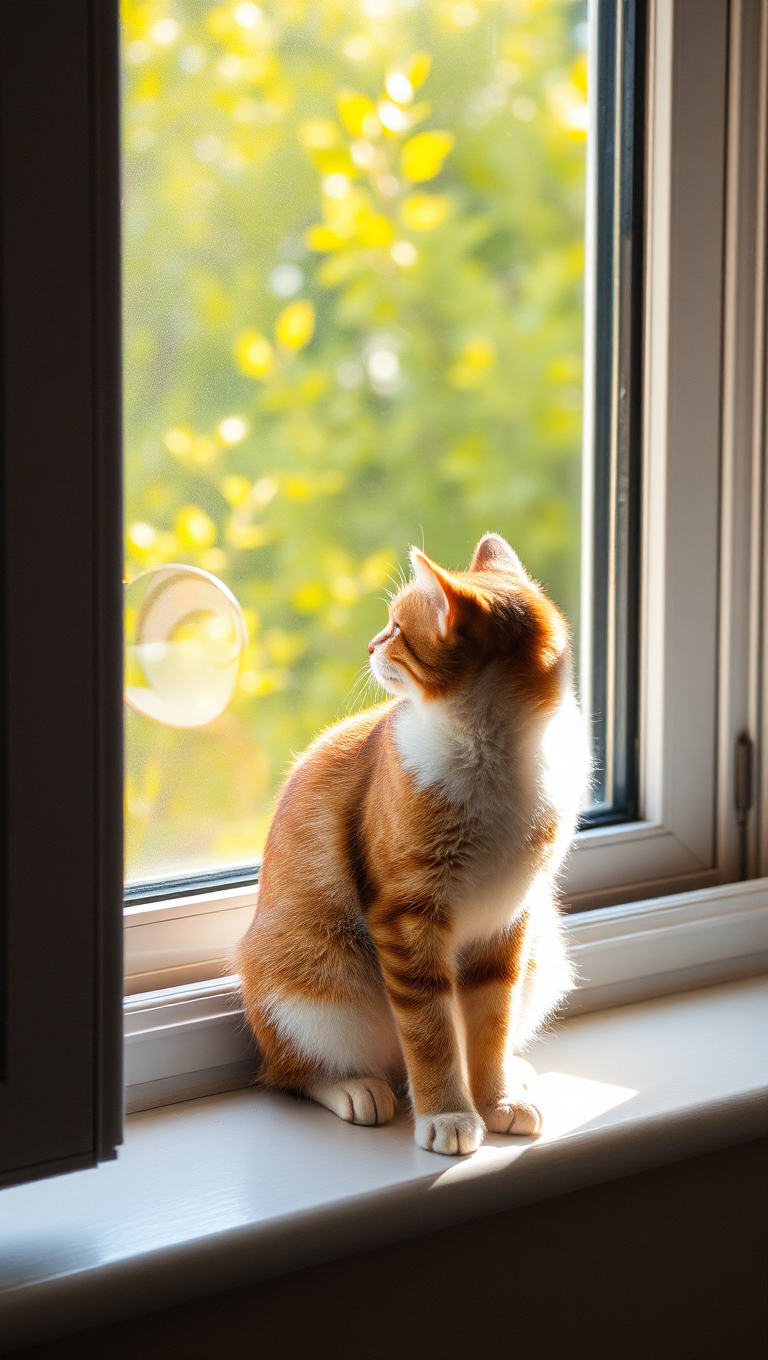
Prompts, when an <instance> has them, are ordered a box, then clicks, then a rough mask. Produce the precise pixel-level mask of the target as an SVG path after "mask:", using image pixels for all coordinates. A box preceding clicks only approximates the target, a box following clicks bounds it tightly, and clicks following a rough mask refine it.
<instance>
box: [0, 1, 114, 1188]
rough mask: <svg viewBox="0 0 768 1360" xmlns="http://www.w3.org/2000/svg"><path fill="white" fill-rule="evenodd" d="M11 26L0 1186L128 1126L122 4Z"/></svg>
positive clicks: (55, 1164) (16, 13)
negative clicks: (123, 1012) (124, 1075)
mask: <svg viewBox="0 0 768 1360" xmlns="http://www.w3.org/2000/svg"><path fill="white" fill-rule="evenodd" d="M2 22H3V42H2V45H1V46H0V142H1V143H2V145H1V147H0V150H1V152H2V154H1V155H0V179H1V183H0V189H1V193H0V204H1V207H0V212H1V213H2V222H1V232H2V235H1V238H0V239H1V242H2V244H1V264H0V268H1V269H2V280H1V287H0V297H1V298H2V384H3V390H2V411H1V413H0V419H1V421H2V451H3V458H2V491H1V493H0V513H1V514H2V534H1V535H0V589H1V593H2V598H1V600H0V648H1V650H2V658H3V666H2V676H3V688H2V709H3V721H2V724H1V725H0V741H1V744H2V750H1V752H0V768H1V769H2V796H1V799H0V802H1V805H2V817H1V819H0V825H1V826H2V861H1V863H0V873H1V874H2V898H1V899H0V900H1V907H0V910H1V911H2V959H1V960H0V983H1V991H2V1000H3V1005H2V1012H1V1013H0V1032H1V1033H2V1038H3V1052H2V1072H1V1073H0V1185H2V1184H8V1183H10V1182H14V1181H20V1180H29V1179H34V1178H36V1177H39V1176H44V1175H50V1174H53V1173H54V1172H59V1171H64V1170H69V1169H74V1168H76V1167H81V1166H88V1165H92V1164H94V1163H95V1162H97V1161H99V1160H102V1159H104V1158H108V1157H112V1156H114V1155H115V1147H116V1145H117V1143H119V1142H120V1141H121V1137H122V1129H121V1122H122V1091H121V1084H122V1082H121V1059H122V1034H121V1016H120V1009H121V1006H120V1002H121V992H122V954H121V946H122V930H121V918H120V902H121V892H122V703H121V693H122V630H121V622H122V586H121V541H122V523H121V518H122V517H121V482H120V423H121V422H120V394H121V387H120V272H119V268H120V254H119V175H118V167H119V159H118V151H119V142H118V116H117V104H118V97H117V91H118V85H117V71H118V65H117V7H116V3H113V0H99V2H98V3H92V0H69V3H67V4H66V5H62V4H61V3H60V0H28V3H24V4H16V3H3V5H2ZM63 564H66V566H65V569H63Z"/></svg>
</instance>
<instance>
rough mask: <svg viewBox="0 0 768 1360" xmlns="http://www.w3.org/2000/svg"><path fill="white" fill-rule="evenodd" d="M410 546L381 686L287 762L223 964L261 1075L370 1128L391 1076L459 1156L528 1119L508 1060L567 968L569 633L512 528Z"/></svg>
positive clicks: (425, 1144)
mask: <svg viewBox="0 0 768 1360" xmlns="http://www.w3.org/2000/svg"><path fill="white" fill-rule="evenodd" d="M411 563H412V567H413V578H412V579H411V580H410V581H409V582H408V583H407V584H406V585H405V586H404V587H403V588H402V589H401V590H400V591H399V592H398V594H397V595H396V596H395V598H394V599H393V600H392V603H391V606H390V609H389V622H388V623H387V626H386V627H385V628H384V629H383V630H382V632H380V633H378V634H377V636H376V637H375V638H374V639H373V641H372V642H371V643H370V644H369V647H368V650H369V652H370V665H371V669H372V671H373V673H374V675H375V676H376V678H377V680H378V681H379V682H380V684H381V685H382V686H383V687H384V689H385V690H386V691H387V692H388V693H389V694H390V695H392V696H393V697H392V698H391V699H390V700H389V701H388V702H385V703H383V704H380V705H378V706H377V707H375V708H372V709H370V710H368V711H366V712H362V713H358V714H356V715H355V716H353V717H351V718H347V719H345V720H343V721H342V722H339V723H337V724H336V725H335V726H333V727H330V728H328V729H327V730H326V731H325V732H323V733H322V734H321V736H320V737H318V739H317V740H316V741H315V742H314V743H313V745H312V746H310V747H309V749H308V750H307V751H306V752H305V753H304V755H302V756H300V757H299V759H298V760H297V761H296V763H295V765H294V767H293V769H292V771H291V773H290V775H289V777H288V780H287V782H286V784H285V786H284V788H283V791H282V793H281V795H280V798H279V801H278V804H277V808H276V811H275V815H274V819H273V821H272V825H271V828H270V831H269V836H268V839H267V843H266V848H265V851H264V860H263V865H262V869H261V875H260V882H259V901H258V906H257V910H256V915H255V918H254V920H253V923H252V925H251V927H250V929H249V931H248V933H247V934H246V936H245V938H244V939H243V940H242V941H241V943H240V945H239V947H238V956H237V967H238V971H239V974H240V979H241V986H242V996H243V1001H244V1005H245V1011H246V1014H247V1017H248V1021H249V1023H250V1025H251V1028H252V1030H253V1033H254V1036H255V1038H256V1041H257V1044H258V1047H259V1050H260V1054H261V1070H260V1076H259V1080H260V1082H261V1083H262V1084H263V1085H266V1086H269V1087H273V1088H282V1089H290V1090H294V1091H297V1092H300V1093H302V1094H304V1095H305V1096H309V1097H311V1098H312V1099H313V1100H315V1101H319V1102H320V1103H321V1104H322V1105H325V1106H327V1108H328V1109H329V1110H332V1111H333V1112H334V1113H335V1114H337V1115H338V1116H339V1117H340V1118H341V1119H345V1120H349V1121H350V1122H352V1123H355V1124H366V1125H372V1124H385V1123H387V1122H388V1121H389V1120H390V1119H391V1118H392V1117H393V1115H394V1113H395V1109H396V1103H397V1102H396V1092H397V1091H398V1090H400V1089H402V1088H403V1083H404V1082H407V1088H408V1090H409V1093H410V1099H411V1102H412V1107H413V1116H414V1124H415V1138H416V1142H417V1143H418V1144H419V1146H420V1147H422V1148H426V1149H431V1150H432V1151H434V1152H441V1153H449V1154H458V1153H461V1154H463V1153H471V1152H474V1151H475V1149H476V1148H477V1147H478V1146H479V1145H480V1143H481V1141H482V1139H483V1135H484V1133H485V1132H486V1130H488V1131H492V1132H494V1133H510V1134H522V1135H526V1134H536V1133H538V1132H539V1130H540V1128H541V1114H540V1111H539V1109H538V1108H537V1106H536V1104H535V1101H534V1098H533V1095H532V1092H531V1090H530V1089H529V1088H530V1085H531V1076H532V1069H531V1068H530V1067H529V1065H528V1064H527V1063H525V1062H524V1060H522V1059H520V1058H519V1056H517V1055H518V1051H519V1049H520V1047H521V1046H522V1045H524V1043H525V1042H526V1040H527V1039H529V1038H530V1037H531V1036H532V1035H533V1034H534V1032H535V1031H536V1030H537V1029H538V1028H539V1026H540V1025H541V1024H542V1022H543V1021H544V1020H545V1019H546V1018H547V1017H548V1016H549V1015H550V1014H551V1012H552V1011H553V1009H554V1008H555V1007H556V1006H557V1004H558V1003H559V1001H560V1000H561V998H562V997H563V996H564V994H565V993H566V991H567V990H568V988H569V986H570V985H571V970H570V967H569V963H568V960H567V956H566V953H565V949H564V946H563V941H562V932H561V926H560V920H559V914H558V908H557V903H556V896H555V881H556V876H557V872H558V869H559V867H560V865H561V863H562V860H563V858H564V856H565V854H566V851H567V849H568V845H569V843H570V840H571V837H572V835H573V832H574V829H575V825H576V818H577V815H578V809H579V805H580V800H581V795H582V791H583V788H584V785H585V781H586V777H587V772H588V770H587V767H588V761H587V752H586V742H585V737H584V731H583V727H582V723H581V719H580V716H579V711H578V707H577V704H576V700H575V697H574V693H573V688H572V683H571V666H570V647H569V634H568V629H567V627H566V624H565V622H564V620H563V618H562V616H561V615H560V613H559V612H558V610H557V609H556V607H555V606H554V604H552V602H551V601H550V600H549V599H548V598H547V596H546V595H545V594H544V592H543V590H542V589H541V587H540V586H538V585H537V584H536V583H535V582H533V581H532V580H531V579H530V577H529V576H528V575H527V573H526V571H525V570H524V568H523V566H522V563H521V562H520V559H519V558H518V556H517V554H516V553H515V552H514V551H513V549H512V548H511V547H510V546H509V544H508V543H507V542H505V540H504V539H503V538H501V537H499V536H498V535H497V534H486V535H485V537H484V538H482V539H481V540H480V543H479V544H478V546H477V548H476V549H475V552H474V555H473V558H472V561H471V564H470V566H469V569H468V571H465V572H449V571H446V570H445V569H444V568H442V567H440V566H438V565H437V564H436V563H435V562H432V561H430V559H429V558H428V557H427V556H425V554H424V553H423V552H421V551H419V550H418V549H417V548H414V549H412V550H411ZM533 1076H535V1074H533Z"/></svg>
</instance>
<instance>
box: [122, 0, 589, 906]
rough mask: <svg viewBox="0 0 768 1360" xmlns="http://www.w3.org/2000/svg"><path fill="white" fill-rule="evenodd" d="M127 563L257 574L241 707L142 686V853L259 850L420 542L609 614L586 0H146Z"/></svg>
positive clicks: (134, 212)
mask: <svg viewBox="0 0 768 1360" xmlns="http://www.w3.org/2000/svg"><path fill="white" fill-rule="evenodd" d="M122 13H123V59H124V178H125V207H124V212H125V221H124V236H125V246H124V249H125V433H126V510H127V522H126V545H127V546H126V554H127V566H126V575H127V577H128V578H129V579H130V578H132V577H135V576H136V575H137V574H138V573H140V572H143V571H145V570H146V569H147V568H148V567H152V566H158V565H162V564H166V563H182V564H183V563H187V564H190V565H192V566H194V567H197V568H200V569H202V570H203V571H206V572H210V573H212V574H214V575H215V576H217V577H220V578H221V579H222V580H223V581H224V582H225V583H226V585H227V586H228V587H229V589H230V590H231V591H232V592H233V593H234V595H235V596H236V597H237V599H238V600H239V601H240V603H241V605H242V607H243V611H244V615H245V621H246V625H247V630H248V642H247V646H246V650H245V654H244V658H243V663H242V667H241V670H240V673H239V677H238V679H237V684H236V688H235V692H234V696H233V698H232V701H231V702H230V704H229V706H228V707H227V709H226V711H225V712H224V713H222V714H221V716H219V717H217V718H216V719H215V720H214V721H212V722H210V723H208V724H206V725H205V726H202V727H198V728H195V729H180V728H175V727H171V726H168V725H166V724H164V723H162V722H158V721H155V720H153V718H151V717H147V716H142V715H141V714H138V713H135V712H132V711H128V713H127V764H128V777H127V866H128V877H129V879H130V880H134V881H135V880H141V879H147V878H154V877H159V876H162V875H164V874H169V875H170V874H173V873H180V872H186V871H194V870H199V869H215V868H217V867H220V866H221V867H223V866H229V865H234V864H240V863H243V862H247V861H249V860H253V859H255V858H257V857H258V854H259V852H260V850H261V847H262V845H263V840H264V836H265V833H266V829H267V826H268V823H269V817H270V813H271V808H272V806H273V800H274V795H275V793H276V791H277V789H278V788H279V785H280V782H281V780H282V779H283V777H284V775H285V772H286V769H287V767H288V765H289V762H290V760H291V758H292V755H293V754H294V753H296V752H298V751H300V750H301V749H302V748H303V747H304V746H305V745H306V744H307V743H308V742H309V741H310V740H311V739H312V737H313V736H314V735H315V734H316V733H317V732H318V731H319V730H320V729H321V728H322V727H323V726H325V725H326V724H328V723H330V722H333V721H334V720H335V719H336V718H338V717H341V716H343V715H344V714H345V713H347V712H349V711H352V710H353V709H354V708H355V707H358V706H361V705H362V704H363V703H365V702H370V701H372V700H373V699H374V698H375V697H378V696H375V695H374V694H373V692H372V690H371V688H370V682H369V681H368V679H367V674H368V672H367V665H366V663H367V650H366V644H367V641H368V639H369V638H370V637H371V636H372V635H373V634H374V633H375V632H377V631H378V630H379V628H380V627H381V625H382V622H383V620H384V618H385V599H386V593H387V591H388V590H389V589H391V588H392V586H393V585H394V584H396V583H397V579H398V572H399V571H400V570H402V569H403V567H404V566H405V565H406V564H407V551H408V547H409V545H410V544H411V543H417V544H418V545H419V546H422V545H423V546H424V547H425V549H426V551H427V552H428V553H429V554H430V555H431V556H433V557H434V558H436V559H437V560H438V561H440V562H442V563H444V564H445V565H448V566H456V567H463V566H466V563H467V561H468V559H469V556H470V554H471V550H472V547H473V545H474V543H475V542H476V540H477V539H478V538H479V537H480V535H481V534H482V533H484V532H485V531H486V530H488V529H494V530H496V531H498V532H500V533H502V534H504V535H505V536H506V537H507V538H508V539H509V540H510V541H511V542H512V543H513V544H514V546H515V547H516V548H517V549H518V551H519V552H520V554H521V556H522V557H523V559H524V561H525V562H526V564H527V565H528V567H529V569H530V570H531V571H532V572H533V573H534V575H536V576H537V577H538V578H539V579H540V580H541V581H542V582H543V583H544V584H545V586H546V588H547V589H548V590H549V591H550V592H551V594H552V595H553V596H554V598H555V599H556V600H557V601H558V602H559V603H560V604H561V605H562V607H563V608H564V609H565V611H566V613H567V615H568V617H569V619H570V620H571V623H572V625H573V627H574V630H575V631H577V630H578V623H579V577H580V498H581V433H582V353H583V338H582V332H583V280H584V200H585V181H586V132H587V103H586V42H587V23H586V18H587V15H586V4H585V3H583V0H362V2H361V3H353V0H264V3H260V4H255V3H253V2H252V0H240V2H239V3H227V4H224V5H216V6H212V5H211V4H210V3H206V2H205V0H174V3H167V2H166V3H160V2H159V0H158V2H157V3H155V2H154V0H123V5H122Z"/></svg>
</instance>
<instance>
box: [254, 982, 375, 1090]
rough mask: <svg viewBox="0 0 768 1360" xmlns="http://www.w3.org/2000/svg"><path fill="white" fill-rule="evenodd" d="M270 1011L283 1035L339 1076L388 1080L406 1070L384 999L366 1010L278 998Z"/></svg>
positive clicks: (270, 1004)
mask: <svg viewBox="0 0 768 1360" xmlns="http://www.w3.org/2000/svg"><path fill="white" fill-rule="evenodd" d="M265 1011H266V1013H267V1015H268V1017H269V1019H270V1020H271V1022H272V1024H274V1025H275V1027H276V1028H277V1030H278V1031H279V1033H280V1034H281V1035H282V1036H283V1037H284V1038H285V1039H288V1040H290V1042H291V1043H292V1044H293V1045H294V1046H295V1047H296V1048H297V1049H298V1050H299V1052H300V1053H302V1054H304V1056H305V1057H307V1058H312V1059H314V1061H315V1062H317V1064H318V1065H319V1066H320V1067H322V1069H323V1070H324V1071H325V1072H327V1073H328V1074H333V1075H335V1076H385V1075H386V1074H387V1073H389V1072H392V1071H393V1070H397V1069H398V1067H400V1066H401V1065H402V1056H401V1050H400V1044H399V1041H398V1038H397V1033H396V1030H395V1022H394V1019H393V1017H392V1012H391V1011H390V1009H389V1007H388V1005H387V1003H386V1001H385V999H384V997H383V996H382V997H381V999H379V998H376V997H372V998H371V1004H370V1006H369V1007H366V1009H365V1010H363V1008H362V1007H361V1006H356V1005H354V1004H353V1003H352V1002H335V1001H305V1000H303V999H301V998H298V997H286V996H281V995H278V994H275V995H273V996H271V997H270V998H269V1000H268V1001H267V1003H266V1006H265Z"/></svg>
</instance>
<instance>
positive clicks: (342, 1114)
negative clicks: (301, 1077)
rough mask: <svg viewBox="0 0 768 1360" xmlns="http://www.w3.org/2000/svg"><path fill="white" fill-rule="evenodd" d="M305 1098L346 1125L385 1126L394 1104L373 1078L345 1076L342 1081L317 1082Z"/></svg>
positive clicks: (378, 1082)
mask: <svg viewBox="0 0 768 1360" xmlns="http://www.w3.org/2000/svg"><path fill="white" fill-rule="evenodd" d="M307 1095H309V1096H311V1097H312V1099H313V1100H317V1101H319V1103H320V1104H321V1105H325V1108H326V1109H327V1110H333V1113H334V1114H337V1115H338V1116H339V1119H343V1120H345V1121H346V1122H347V1123H348V1124H364V1125H367V1126H368V1127H369V1128H370V1126H371V1125H373V1124H388V1123H389V1121H390V1119H392V1118H393V1116H394V1113H395V1110H396V1109H397V1101H396V1100H395V1097H394V1095H393V1094H392V1091H391V1090H390V1088H389V1087H388V1085H387V1083H386V1082H385V1081H379V1080H378V1079H377V1078H376V1077H348V1078H347V1079H346V1080H345V1081H328V1082H317V1083H316V1084H315V1085H314V1086H311V1087H310V1088H309V1089H308V1091H307Z"/></svg>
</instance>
